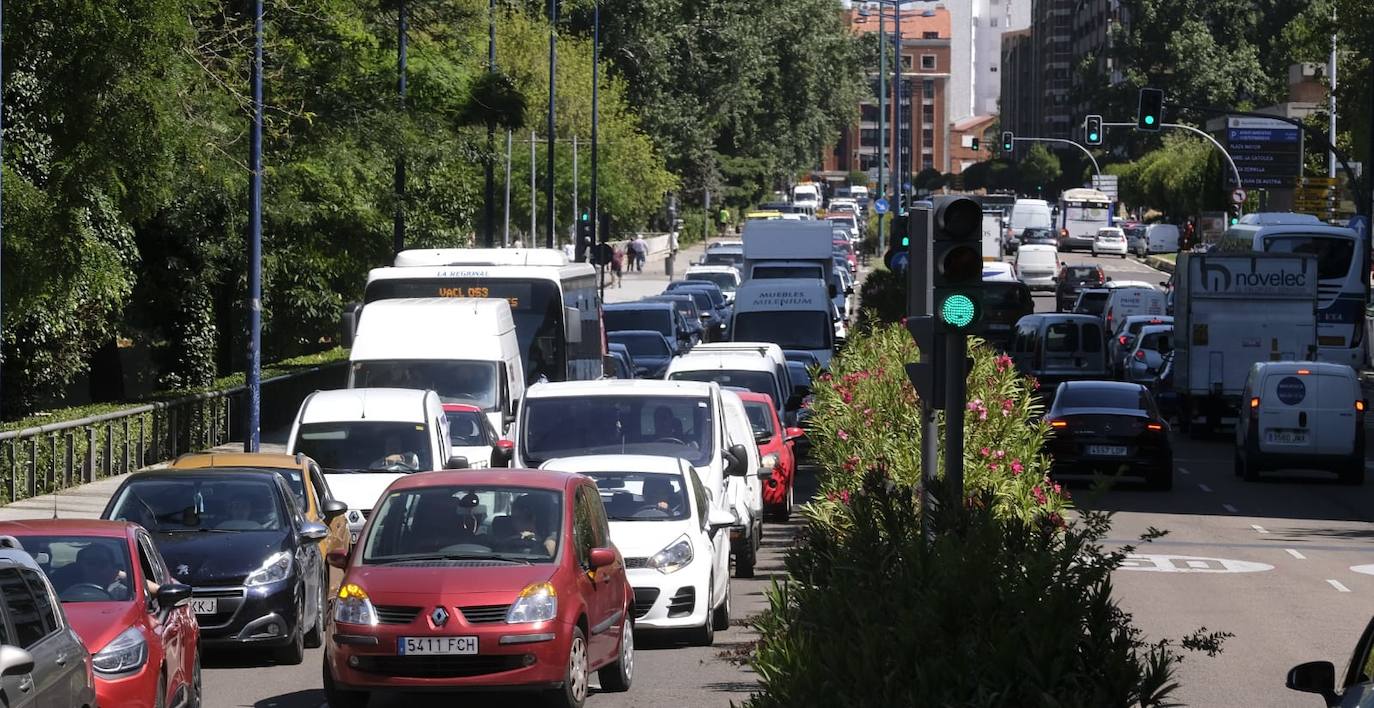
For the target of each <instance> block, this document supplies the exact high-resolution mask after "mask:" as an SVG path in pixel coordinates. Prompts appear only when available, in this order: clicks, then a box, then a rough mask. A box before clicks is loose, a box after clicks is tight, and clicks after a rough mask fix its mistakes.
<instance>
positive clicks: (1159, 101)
mask: <svg viewBox="0 0 1374 708" xmlns="http://www.w3.org/2000/svg"><path fill="white" fill-rule="evenodd" d="M1163 122H1164V92H1163V91H1161V90H1160V89H1155V88H1143V89H1140V107H1139V109H1138V110H1136V114H1135V127H1136V130H1148V131H1151V132H1158V131H1159V126H1160V124H1161V123H1163Z"/></svg>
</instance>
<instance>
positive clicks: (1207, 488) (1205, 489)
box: [1197, 484, 1212, 494]
mask: <svg viewBox="0 0 1374 708" xmlns="http://www.w3.org/2000/svg"><path fill="white" fill-rule="evenodd" d="M1197 488H1198V489H1201V490H1202V491H1204V492H1207V493H1208V494H1211V493H1212V488H1211V487H1209V486H1207V485H1205V484H1199V485H1197Z"/></svg>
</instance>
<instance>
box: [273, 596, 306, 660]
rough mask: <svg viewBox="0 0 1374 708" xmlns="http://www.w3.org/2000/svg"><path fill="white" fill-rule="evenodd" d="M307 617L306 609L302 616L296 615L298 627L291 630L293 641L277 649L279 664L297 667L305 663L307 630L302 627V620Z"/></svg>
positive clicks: (301, 613)
mask: <svg viewBox="0 0 1374 708" xmlns="http://www.w3.org/2000/svg"><path fill="white" fill-rule="evenodd" d="M303 616H305V613H304V608H302V609H301V611H300V614H297V615H296V626H295V627H293V628H292V630H291V640H290V641H289V642H287V644H286V646H284V647H280V648H278V649H277V652H276V655H277V663H278V664H284V665H286V666H295V665H297V664H299V663H301V662H302V661H305V628H304V627H302V626H301V620H300V618H301V617H303Z"/></svg>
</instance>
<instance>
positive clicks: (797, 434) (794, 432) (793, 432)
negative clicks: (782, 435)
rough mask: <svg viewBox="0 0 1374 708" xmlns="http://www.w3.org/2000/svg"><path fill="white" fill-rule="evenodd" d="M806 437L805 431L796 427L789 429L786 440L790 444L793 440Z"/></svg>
mask: <svg viewBox="0 0 1374 708" xmlns="http://www.w3.org/2000/svg"><path fill="white" fill-rule="evenodd" d="M804 437H806V431H805V430H802V429H801V428H798V427H796V426H793V427H791V428H788V429H787V436H786V440H787V441H788V442H792V441H793V440H797V439H799V438H804Z"/></svg>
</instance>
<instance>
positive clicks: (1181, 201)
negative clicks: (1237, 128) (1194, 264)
mask: <svg viewBox="0 0 1374 708" xmlns="http://www.w3.org/2000/svg"><path fill="white" fill-rule="evenodd" d="M1107 172H1108V173H1109V174H1115V175H1117V176H1118V177H1120V189H1121V199H1122V201H1123V202H1125V203H1126V204H1127V205H1130V206H1133V207H1136V206H1139V207H1151V208H1154V209H1158V210H1160V211H1162V212H1164V213H1165V214H1166V216H1167V218H1168V219H1170V220H1173V221H1179V220H1181V219H1183V218H1185V217H1187V216H1190V215H1193V214H1196V213H1197V212H1199V211H1201V210H1203V209H1208V208H1213V209H1215V208H1224V206H1225V202H1224V200H1225V198H1226V193H1225V192H1224V190H1223V185H1222V181H1221V180H1222V173H1221V165H1220V164H1219V162H1218V160H1217V158H1216V155H1215V149H1214V148H1213V147H1212V146H1211V145H1210V144H1208V143H1206V142H1203V141H1202V140H1198V139H1195V138H1193V137H1191V136H1186V135H1170V136H1166V137H1165V138H1164V141H1163V145H1162V146H1161V147H1160V148H1158V149H1156V150H1152V151H1150V152H1147V153H1145V154H1144V155H1143V156H1142V157H1141V158H1140V159H1139V160H1136V161H1135V162H1130V163H1121V164H1116V165H1111V166H1109V167H1108V168H1107Z"/></svg>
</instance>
